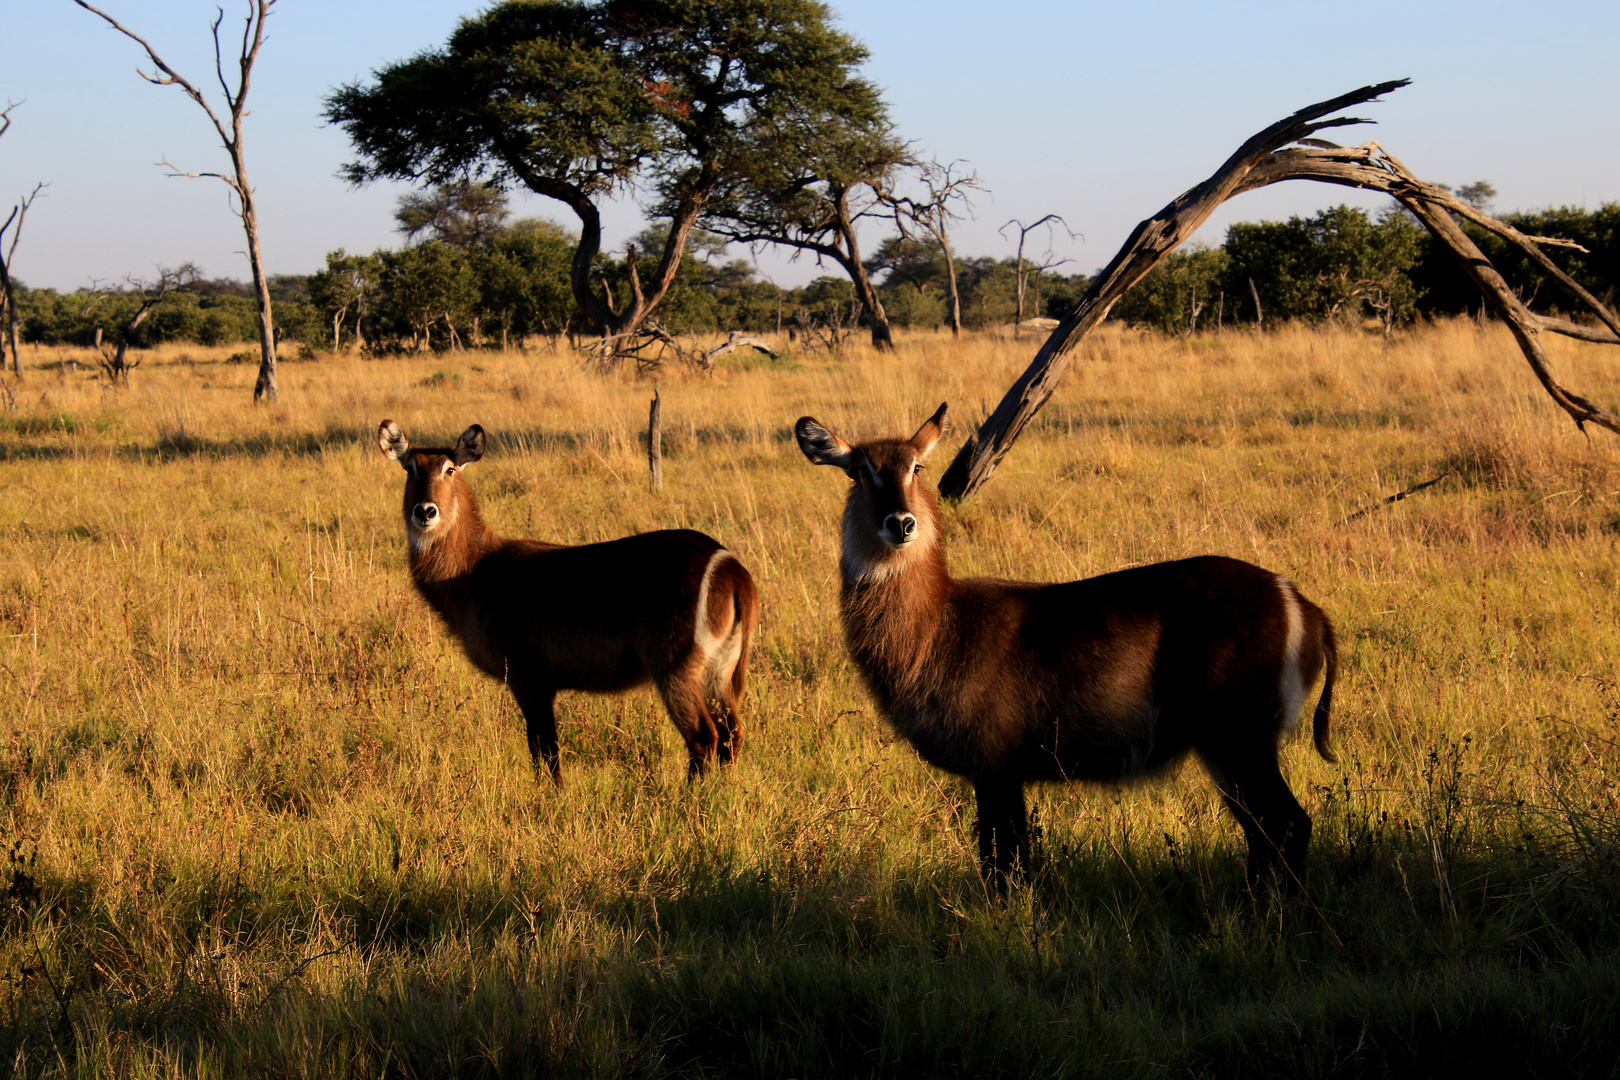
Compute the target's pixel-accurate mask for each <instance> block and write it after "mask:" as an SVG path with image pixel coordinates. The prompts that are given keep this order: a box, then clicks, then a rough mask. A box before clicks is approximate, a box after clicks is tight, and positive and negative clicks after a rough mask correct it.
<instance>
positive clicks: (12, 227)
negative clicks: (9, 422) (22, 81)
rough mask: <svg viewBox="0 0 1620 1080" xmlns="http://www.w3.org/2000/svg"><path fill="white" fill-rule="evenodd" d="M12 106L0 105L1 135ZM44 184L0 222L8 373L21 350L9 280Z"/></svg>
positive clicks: (18, 370) (15, 370)
mask: <svg viewBox="0 0 1620 1080" xmlns="http://www.w3.org/2000/svg"><path fill="white" fill-rule="evenodd" d="M14 108H16V106H15V105H12V104H7V105H6V107H5V108H4V109H0V135H4V134H5V133H6V131H7V129H8V128H10V127H11V110H12V109H14ZM44 188H45V185H44V184H42V183H41V184H35V185H34V190H33V191H30V192H29V193H28V194H27V195H25V196H23V198H22V199H21V200H19V201H18V203H17V204H16V205H15V206H13V207H12V208H11V213H9V214H7V215H6V220H5V221H4V222H0V249H4V252H3V254H0V310H3V311H4V313H5V319H6V321H5V328H4V329H5V338H4V339H0V371H4V370H5V368H6V350H5V345H6V343H7V342H9V343H10V345H11V373H12V374H13V375H18V376H20V375H21V374H22V353H21V352H20V351H19V350H18V348H17V324H18V322H19V321H20V317H19V315H18V310H17V291H16V286H15V284H14V283H13V282H12V280H11V268H12V267H13V266H14V265H16V261H17V241H19V240H21V239H22V230H23V220H24V219H25V218H27V217H28V208H29V207H30V206H33V205H34V200H35V199H37V198H38V197H39V193H40V192H41V191H43V190H44ZM8 231H9V232H10V233H11V243H10V244H7V243H6V233H7V232H8Z"/></svg>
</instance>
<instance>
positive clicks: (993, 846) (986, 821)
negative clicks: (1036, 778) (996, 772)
mask: <svg viewBox="0 0 1620 1080" xmlns="http://www.w3.org/2000/svg"><path fill="white" fill-rule="evenodd" d="M973 793H974V795H975V796H976V797H977V799H978V803H979V872H980V874H982V875H983V876H984V880H985V881H986V882H987V883H988V884H990V885H991V886H993V887H994V888H995V890H996V893H997V894H998V895H1000V896H1002V897H1005V896H1006V895H1007V894H1008V893H1009V892H1010V891H1011V890H1012V886H1013V885H1014V884H1015V883H1017V882H1022V881H1023V880H1024V879H1025V876H1026V875H1027V874H1028V872H1029V869H1030V865H1029V863H1030V852H1029V814H1028V812H1027V810H1026V809H1025V806H1024V784H1023V781H1021V780H1018V779H1016V778H1010V777H1004V776H990V777H978V778H976V779H975V780H974V781H973Z"/></svg>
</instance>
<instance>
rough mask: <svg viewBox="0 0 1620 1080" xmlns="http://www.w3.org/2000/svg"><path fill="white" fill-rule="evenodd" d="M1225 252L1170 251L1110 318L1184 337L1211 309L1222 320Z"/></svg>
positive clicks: (1115, 307) (1191, 331) (1209, 250)
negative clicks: (1213, 308)
mask: <svg viewBox="0 0 1620 1080" xmlns="http://www.w3.org/2000/svg"><path fill="white" fill-rule="evenodd" d="M1226 273H1227V259H1226V252H1225V251H1224V250H1222V249H1221V248H1208V247H1198V246H1188V247H1187V248H1186V249H1184V250H1181V251H1172V252H1171V253H1170V254H1168V255H1166V256H1165V257H1164V259H1163V260H1162V261H1161V262H1160V263H1159V264H1158V265H1157V266H1155V267H1154V268H1153V269H1152V270H1150V271H1148V274H1147V276H1146V277H1144V278H1143V279H1142V280H1141V281H1140V282H1138V283H1137V284H1136V286H1135V287H1134V288H1132V289H1131V291H1130V292H1128V293H1126V294H1125V295H1124V296H1123V297H1121V298H1120V301H1119V303H1118V304H1116V305H1114V310H1113V314H1112V317H1113V318H1115V319H1118V320H1120V321H1121V322H1125V323H1128V324H1130V325H1132V326H1150V327H1152V328H1153V329H1155V330H1158V331H1161V332H1163V333H1166V334H1181V335H1184V336H1185V335H1188V334H1191V333H1193V332H1194V331H1196V330H1197V329H1198V320H1199V318H1200V317H1202V316H1204V315H1205V313H1206V312H1208V311H1209V310H1210V308H1211V306H1212V305H1213V306H1214V307H1215V310H1216V311H1217V312H1218V314H1217V316H1216V317H1217V319H1224V315H1225V312H1224V308H1225V295H1224V290H1225V281H1224V279H1225V277H1226Z"/></svg>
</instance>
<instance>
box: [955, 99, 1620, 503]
mask: <svg viewBox="0 0 1620 1080" xmlns="http://www.w3.org/2000/svg"><path fill="white" fill-rule="evenodd" d="M1408 81H1409V80H1406V79H1398V80H1395V81H1392V82H1385V83H1378V84H1377V85H1374V86H1364V87H1362V88H1361V89H1359V90H1353V91H1351V92H1350V93H1348V94H1344V95H1341V96H1340V97H1336V98H1333V99H1332V100H1330V101H1323V102H1318V103H1317V104H1315V105H1310V106H1307V107H1306V108H1303V109H1301V110H1299V111H1298V112H1296V113H1294V114H1293V115H1292V116H1289V117H1286V118H1284V119H1282V120H1279V121H1277V122H1276V123H1275V124H1272V125H1271V126H1269V127H1267V128H1265V129H1264V130H1263V131H1261V132H1259V133H1258V134H1256V135H1255V136H1254V137H1252V138H1251V139H1249V140H1248V141H1247V142H1245V143H1244V144H1243V145H1242V146H1240V147H1239V148H1238V149H1237V152H1236V153H1234V154H1233V155H1232V156H1231V157H1230V158H1228V159H1227V161H1226V163H1225V164H1223V165H1222V166H1221V167H1220V168H1219V169H1218V170H1216V172H1215V173H1214V175H1212V176H1211V177H1210V178H1209V179H1207V180H1205V181H1204V182H1203V183H1201V184H1199V185H1198V186H1197V187H1194V188H1192V189H1191V190H1190V191H1187V192H1186V193H1184V194H1182V195H1181V196H1179V197H1178V198H1176V199H1175V200H1174V201H1173V202H1171V203H1170V204H1169V205H1168V206H1166V207H1165V208H1164V209H1162V210H1160V211H1159V212H1158V213H1157V214H1155V215H1154V216H1153V217H1151V218H1149V219H1147V220H1146V221H1144V222H1142V223H1141V224H1140V225H1138V226H1137V227H1136V230H1135V231H1134V232H1133V233H1132V234H1131V236H1130V239H1129V240H1127V241H1126V243H1125V246H1124V247H1123V248H1121V249H1120V251H1119V253H1118V254H1117V255H1115V256H1114V259H1113V261H1112V262H1110V263H1109V264H1108V266H1107V268H1105V269H1104V270H1103V272H1102V273H1101V274H1099V275H1098V276H1097V279H1096V281H1094V282H1093V283H1092V286H1091V288H1090V289H1088V290H1087V291H1086V294H1085V296H1084V297H1083V298H1082V299H1081V301H1080V303H1079V304H1078V305H1077V306H1076V308H1075V310H1074V312H1073V313H1072V314H1071V315H1070V316H1069V317H1068V318H1067V319H1065V320H1063V322H1062V324H1060V325H1059V326H1058V328H1057V329H1056V330H1054V331H1053V332H1052V335H1051V337H1049V338H1048V339H1047V340H1046V343H1045V344H1044V345H1042V346H1041V348H1040V350H1039V352H1037V353H1036V355H1035V359H1034V360H1033V361H1032V362H1031V363H1030V365H1029V367H1028V368H1027V369H1026V370H1025V371H1024V373H1023V374H1022V375H1020V376H1019V378H1018V380H1017V381H1016V382H1014V383H1013V385H1012V388H1011V389H1009V390H1008V391H1007V393H1006V395H1005V396H1004V397H1003V398H1002V399H1001V402H1000V404H998V405H997V406H996V408H995V411H994V412H992V413H991V414H990V417H989V418H988V419H987V420H986V421H985V422H984V423H983V424H982V425H981V426H980V428H979V430H978V432H976V433H975V434H974V435H972V436H971V437H969V439H968V441H967V442H966V443H965V444H964V445H963V446H962V448H961V450H960V451H958V452H957V455H956V458H955V460H953V461H952V462H951V465H950V468H949V469H947V470H946V472H945V474H944V476H943V477H941V479H940V493H941V494H942V495H944V496H945V497H947V498H951V499H964V498H967V497H968V496H970V495H972V494H973V493H974V492H976V491H978V490H979V488H981V487H983V486H984V485H985V483H987V482H988V481H989V479H990V476H991V474H992V473H994V471H995V468H996V466H997V465H998V464H999V463H1000V461H1001V459H1002V458H1003V457H1004V456H1005V455H1006V453H1007V451H1008V450H1010V449H1011V448H1012V444H1013V442H1014V441H1016V440H1017V438H1018V436H1019V435H1020V434H1021V433H1022V432H1023V430H1024V428H1025V426H1026V425H1028V423H1029V422H1030V420H1032V419H1034V417H1035V414H1036V413H1038V412H1039V411H1040V410H1041V408H1042V406H1044V405H1045V404H1046V402H1047V400H1048V399H1050V398H1051V396H1052V393H1053V391H1054V390H1055V389H1056V387H1057V383H1058V381H1059V380H1060V379H1061V378H1062V376H1063V373H1064V371H1065V370H1066V369H1067V367H1068V363H1069V357H1070V354H1071V353H1072V352H1073V350H1074V348H1075V347H1076V346H1077V345H1079V344H1080V342H1081V341H1083V340H1084V339H1085V337H1086V335H1087V334H1089V333H1090V332H1091V331H1092V330H1093V329H1094V328H1095V327H1096V326H1097V325H1098V324H1099V323H1101V322H1102V321H1103V319H1105V318H1106V317H1107V316H1108V312H1109V311H1110V309H1112V308H1113V306H1114V304H1115V303H1117V302H1118V301H1119V299H1120V297H1122V296H1124V295H1125V293H1126V291H1128V290H1129V289H1130V288H1131V286H1133V285H1135V284H1136V283H1137V282H1139V281H1141V280H1142V278H1143V277H1145V276H1146V275H1147V273H1148V271H1150V270H1152V269H1153V267H1154V266H1155V265H1157V264H1158V263H1159V261H1160V260H1162V259H1163V258H1164V257H1165V256H1166V255H1168V254H1169V253H1170V252H1171V251H1173V250H1175V249H1176V248H1177V247H1178V246H1180V245H1181V244H1182V243H1183V242H1184V241H1186V240H1187V238H1188V237H1190V236H1191V235H1192V234H1193V233H1194V232H1195V231H1196V230H1197V229H1198V227H1199V226H1200V225H1202V224H1203V223H1204V222H1205V221H1207V220H1208V219H1209V216H1210V214H1212V213H1213V212H1214V211H1215V209H1216V208H1217V207H1219V206H1220V205H1221V204H1222V203H1224V202H1225V201H1226V200H1227V199H1230V198H1231V197H1232V196H1234V195H1237V194H1240V193H1241V192H1244V191H1252V190H1254V189H1255V188H1260V187H1265V186H1267V185H1270V184H1275V183H1278V182H1280V181H1283V180H1317V181H1321V182H1324V183H1330V184H1340V185H1343V186H1346V187H1356V188H1363V189H1367V190H1373V191H1383V192H1386V193H1388V194H1389V195H1391V196H1393V197H1394V198H1395V199H1397V200H1399V201H1400V203H1401V204H1402V205H1403V206H1405V207H1406V208H1407V209H1408V210H1410V211H1411V212H1412V214H1413V215H1414V216H1415V217H1416V218H1417V219H1418V220H1419V221H1420V222H1422V223H1423V225H1424V227H1426V228H1427V229H1428V230H1429V232H1430V233H1431V234H1432V235H1433V236H1434V237H1435V239H1436V240H1437V241H1439V242H1440V243H1441V244H1444V245H1445V247H1446V249H1447V250H1448V251H1450V252H1451V254H1452V255H1453V256H1454V257H1455V258H1456V259H1457V261H1458V262H1459V263H1460V264H1461V265H1462V268H1463V270H1464V271H1465V272H1466V273H1467V274H1468V276H1469V277H1470V278H1471V279H1472V280H1473V281H1474V283H1475V285H1477V286H1478V287H1479V289H1480V292H1481V293H1482V294H1483V295H1484V297H1485V299H1486V300H1487V301H1488V302H1489V303H1490V304H1491V305H1492V306H1493V307H1494V308H1495V309H1496V311H1497V313H1498V314H1499V315H1501V316H1502V318H1503V319H1504V320H1505V321H1506V322H1507V323H1508V325H1509V327H1510V328H1511V329H1512V332H1513V335H1514V337H1515V339H1516V340H1517V341H1518V342H1519V347H1520V349H1521V350H1522V351H1523V352H1524V355H1525V359H1526V360H1527V361H1528V362H1529V364H1530V368H1531V370H1532V371H1533V372H1535V375H1536V378H1537V379H1538V380H1540V382H1541V384H1542V387H1543V388H1544V389H1545V390H1546V391H1547V394H1548V396H1550V397H1551V398H1552V399H1553V400H1554V401H1555V402H1557V403H1558V405H1559V407H1560V408H1562V409H1564V411H1565V412H1567V413H1568V414H1569V415H1570V417H1571V418H1572V419H1573V420H1574V421H1575V423H1576V425H1577V426H1579V427H1581V428H1582V430H1584V428H1585V425H1586V424H1587V423H1588V422H1590V423H1594V424H1597V425H1599V426H1600V427H1605V428H1608V429H1609V430H1611V431H1615V432H1620V417H1617V416H1616V415H1614V414H1613V413H1611V412H1609V411H1607V410H1605V409H1603V408H1601V407H1599V406H1598V405H1596V404H1594V403H1593V402H1591V401H1589V400H1588V399H1586V398H1584V397H1582V396H1580V395H1579V394H1577V393H1574V392H1573V391H1571V390H1569V389H1568V388H1567V387H1565V386H1563V385H1562V384H1561V383H1560V382H1559V381H1558V379H1557V377H1556V376H1555V375H1554V374H1553V372H1552V366H1551V364H1550V362H1549V361H1548V359H1547V356H1546V353H1545V352H1544V351H1543V350H1542V348H1541V345H1540V342H1539V340H1538V337H1539V335H1540V334H1541V333H1542V332H1544V331H1545V332H1551V333H1557V334H1565V335H1567V336H1570V337H1575V338H1579V339H1581V340H1584V341H1596V342H1602V343H1605V344H1617V343H1620V319H1617V318H1616V316H1615V314H1614V313H1613V312H1612V311H1610V310H1609V309H1608V308H1607V307H1606V306H1605V305H1604V304H1603V303H1601V302H1600V301H1599V300H1598V299H1597V298H1596V297H1594V296H1592V295H1591V293H1589V292H1587V291H1586V290H1585V289H1582V288H1581V287H1580V285H1579V284H1577V283H1576V282H1575V281H1574V280H1573V279H1571V278H1570V277H1569V275H1568V274H1565V273H1564V272H1563V271H1562V270H1560V269H1558V267H1557V266H1556V265H1554V264H1553V262H1552V261H1551V260H1550V259H1548V258H1547V256H1546V254H1545V253H1544V252H1542V251H1541V250H1540V248H1539V247H1538V246H1537V244H1536V241H1535V240H1534V239H1533V238H1531V237H1528V236H1526V235H1524V234H1523V233H1521V232H1519V231H1518V230H1517V229H1514V228H1513V227H1512V226H1510V225H1507V224H1505V223H1503V222H1501V221H1497V220H1496V219H1495V218H1493V217H1491V216H1489V215H1488V214H1485V213H1484V212H1483V211H1481V210H1479V209H1478V208H1476V207H1473V206H1470V205H1469V204H1468V203H1466V202H1464V201H1462V200H1461V199H1458V198H1456V197H1455V196H1453V195H1452V194H1451V193H1450V192H1448V191H1446V189H1444V188H1442V187H1440V186H1439V185H1437V184H1430V183H1426V182H1424V181H1422V180H1419V179H1418V178H1417V177H1416V176H1414V175H1413V174H1412V173H1411V172H1410V171H1409V170H1408V169H1407V168H1406V167H1405V166H1404V165H1402V164H1401V163H1400V161H1398V160H1397V159H1396V158H1395V157H1394V156H1393V155H1391V154H1389V153H1387V152H1386V151H1385V150H1384V149H1383V148H1382V147H1380V146H1379V145H1378V144H1377V143H1367V144H1365V145H1362V146H1356V147H1341V146H1338V145H1336V144H1334V143H1331V142H1328V141H1326V140H1322V139H1317V138H1315V137H1314V136H1315V135H1316V133H1317V132H1319V131H1325V130H1328V129H1330V128H1337V127H1350V126H1354V125H1359V124H1364V123H1368V122H1369V121H1367V120H1365V119H1362V118H1360V117H1352V116H1336V115H1334V114H1335V113H1337V112H1338V111H1339V110H1340V109H1344V108H1348V107H1350V106H1353V105H1359V104H1364V103H1366V102H1370V101H1374V100H1376V99H1378V98H1380V97H1382V96H1383V95H1384V94H1387V93H1389V92H1390V91H1393V90H1398V89H1400V88H1401V87H1403V86H1405V85H1407V83H1408ZM1458 217H1462V218H1465V219H1467V220H1469V221H1472V222H1474V223H1475V224H1476V225H1479V226H1480V227H1482V228H1485V229H1489V230H1490V231H1491V232H1493V233H1495V234H1497V235H1498V236H1501V237H1503V238H1504V239H1506V240H1507V241H1509V242H1510V243H1512V244H1514V245H1515V246H1517V247H1519V248H1520V249H1521V250H1523V251H1524V252H1525V253H1526V254H1527V255H1528V256H1529V257H1530V258H1531V259H1532V260H1533V261H1534V262H1535V263H1536V264H1537V265H1538V266H1540V267H1541V268H1542V269H1543V270H1545V271H1546V272H1547V273H1548V274H1549V275H1550V276H1551V277H1552V278H1553V279H1554V280H1555V281H1557V282H1558V283H1559V284H1560V285H1562V286H1563V287H1564V288H1565V289H1566V290H1567V291H1568V292H1569V293H1570V294H1571V295H1572V296H1574V297H1575V298H1576V299H1578V300H1579V301H1580V302H1581V303H1582V304H1583V305H1584V306H1585V307H1586V308H1587V309H1588V310H1590V311H1591V312H1592V314H1593V315H1594V316H1595V317H1596V318H1597V319H1598V320H1599V322H1601V323H1602V324H1603V325H1602V327H1583V326H1580V325H1578V324H1575V323H1573V322H1570V321H1568V320H1564V319H1557V318H1551V317H1548V316H1542V315H1536V314H1535V313H1534V312H1532V311H1531V310H1530V309H1529V308H1528V307H1527V306H1526V305H1525V304H1524V303H1523V302H1522V301H1521V300H1520V299H1519V298H1518V296H1517V295H1516V294H1515V293H1514V292H1513V290H1512V289H1511V288H1509V287H1508V285H1507V282H1506V281H1504V280H1503V278H1502V275H1501V274H1500V273H1499V272H1498V271H1497V270H1496V268H1495V267H1494V266H1492V265H1491V263H1490V260H1489V259H1487V258H1486V257H1485V255H1484V253H1483V252H1481V251H1480V250H1479V248H1478V247H1477V246H1476V245H1475V244H1474V242H1473V241H1472V240H1470V239H1469V238H1468V234H1467V233H1465V232H1463V230H1462V228H1461V226H1459V225H1458V224H1457V220H1456V218H1458Z"/></svg>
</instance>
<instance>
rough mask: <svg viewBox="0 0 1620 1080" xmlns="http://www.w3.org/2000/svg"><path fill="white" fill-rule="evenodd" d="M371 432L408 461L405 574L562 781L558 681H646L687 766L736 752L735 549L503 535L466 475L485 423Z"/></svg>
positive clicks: (579, 684) (741, 615)
mask: <svg viewBox="0 0 1620 1080" xmlns="http://www.w3.org/2000/svg"><path fill="white" fill-rule="evenodd" d="M377 441H378V445H379V446H380V447H381V448H382V452H383V455H384V456H385V457H388V458H390V459H392V460H395V461H398V462H399V463H400V464H401V465H402V466H404V468H405V470H406V480H405V501H404V514H405V529H406V536H407V539H408V540H409V542H410V561H411V580H412V581H414V582H415V584H416V588H417V591H418V592H420V593H421V594H422V596H423V597H424V598H425V599H426V600H427V602H428V603H429V604H430V605H432V607H433V609H434V610H435V611H437V612H438V613H439V615H440V617H441V618H443V620H444V623H445V625H446V626H447V627H448V628H449V629H450V632H451V633H453V634H454V635H455V636H456V638H457V639H458V640H459V641H460V642H461V647H462V649H463V651H464V652H465V653H466V655H467V659H468V660H470V661H472V663H473V664H474V665H475V666H476V667H477V668H478V669H479V670H480V671H483V672H484V673H485V674H487V675H491V676H493V677H494V678H497V679H500V680H501V681H503V682H504V683H506V685H507V687H508V688H509V689H510V690H511V691H512V696H513V697H514V698H515V699H516V700H517V703H518V706H519V708H521V709H522V710H523V715H524V718H525V719H526V721H527V723H528V734H529V751H530V753H531V754H532V755H533V756H534V761H535V767H536V768H537V769H538V768H539V766H540V764H541V762H542V761H543V762H544V763H545V765H546V767H547V769H548V770H549V771H550V773H551V777H552V779H553V780H555V781H556V782H557V783H559V784H560V783H561V782H562V772H561V769H560V767H559V764H558V760H557V720H556V714H555V708H554V704H555V700H556V695H557V692H558V691H559V690H586V691H591V692H595V693H615V692H618V691H622V690H628V689H630V688H631V687H635V686H641V685H644V684H646V683H648V682H651V683H653V684H655V685H656V686H657V688H658V693H659V695H660V696H661V697H662V698H663V701H664V706H665V708H667V709H668V710H669V715H670V719H671V720H673V721H674V723H675V727H676V729H677V730H678V731H680V733H681V737H682V738H683V739H685V740H686V748H687V752H688V755H689V757H690V768H689V775H692V776H697V775H699V774H701V773H703V772H704V771H705V770H707V768H708V767H709V764H710V763H711V762H712V761H714V760H715V759H717V758H718V759H719V761H720V762H721V763H722V764H724V763H729V762H731V761H732V760H734V759H735V758H736V755H737V753H738V751H739V750H740V749H741V748H742V740H743V726H742V711H741V701H742V695H743V687H744V684H745V682H746V680H747V672H748V647H749V643H750V641H751V640H752V638H753V634H754V626H755V624H756V623H757V622H758V620H759V597H758V593H757V592H756V590H755V588H754V580H753V578H752V577H750V576H749V573H748V571H747V570H746V569H745V568H744V567H743V565H742V563H740V562H738V561H737V559H736V557H735V556H733V555H732V554H731V553H730V552H728V551H726V549H725V548H723V547H721V546H720V544H719V543H717V542H716V541H714V540H712V539H710V538H709V537H707V536H704V535H703V534H702V533H698V532H693V531H691V530H689V529H670V530H664V531H661V532H651V533H642V534H640V535H637V536H627V537H624V538H623V539H620V540H610V541H608V542H606V543H602V544H586V545H582V546H577V547H570V546H565V545H562V544H549V543H545V542H543V541H540V540H503V539H502V538H501V537H499V536H497V535H496V534H495V532H494V531H493V530H492V529H490V528H489V526H488V525H486V524H484V519H483V517H482V516H481V515H480V514H479V512H478V502H477V500H476V499H474V498H473V493H472V489H471V488H469V487H468V486H467V482H466V480H465V479H464V478H463V476H462V468H463V467H464V466H465V465H468V464H471V463H472V462H474V461H477V460H478V459H479V458H480V457H482V456H483V443H484V432H483V429H482V428H480V427H478V426H477V425H476V424H475V425H474V426H472V427H470V428H468V429H467V431H466V432H465V433H463V435H462V436H461V439H460V440H459V441H458V442H457V443H456V445H455V446H454V447H450V448H434V449H415V448H412V447H411V446H410V445H409V443H408V442H407V441H406V439H405V436H404V434H403V433H402V432H401V431H400V430H399V427H398V425H396V424H395V423H394V422H393V421H392V420H385V421H383V423H382V425H381V426H380V427H379V428H378V432H377ZM705 575H707V578H708V581H707V585H708V594H707V604H706V605H705V609H704V610H703V611H699V610H698V607H699V603H700V598H701V596H702V594H703V588H704V584H705ZM705 644H706V645H707V646H709V647H708V648H707V649H705V647H704V645H705Z"/></svg>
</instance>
